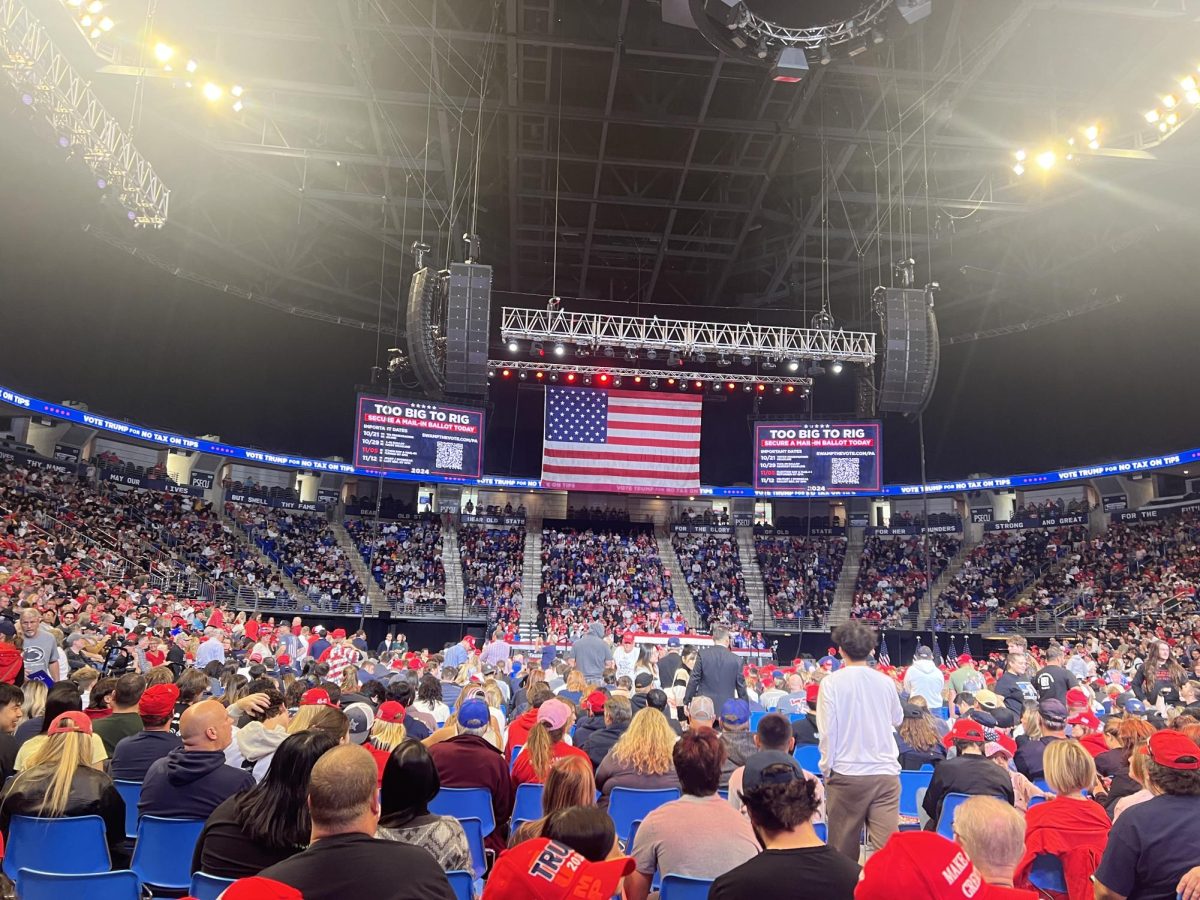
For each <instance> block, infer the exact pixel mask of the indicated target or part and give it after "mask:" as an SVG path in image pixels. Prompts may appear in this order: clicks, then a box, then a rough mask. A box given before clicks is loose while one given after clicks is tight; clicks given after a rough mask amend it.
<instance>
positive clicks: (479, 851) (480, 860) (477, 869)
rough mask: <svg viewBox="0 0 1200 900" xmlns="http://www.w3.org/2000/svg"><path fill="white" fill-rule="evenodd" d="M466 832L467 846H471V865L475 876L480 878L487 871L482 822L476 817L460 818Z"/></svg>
mask: <svg viewBox="0 0 1200 900" xmlns="http://www.w3.org/2000/svg"><path fill="white" fill-rule="evenodd" d="M459 824H460V825H462V827H463V831H465V832H466V833H467V846H468V847H470V848H471V865H472V866H473V867H474V872H473V874H474V876H475V878H482V877H483V875H484V873H485V872H486V871H487V855H486V854H485V853H484V852H483V823H482V822H480V821H479V820H478V819H470V818H468V819H460V820H459Z"/></svg>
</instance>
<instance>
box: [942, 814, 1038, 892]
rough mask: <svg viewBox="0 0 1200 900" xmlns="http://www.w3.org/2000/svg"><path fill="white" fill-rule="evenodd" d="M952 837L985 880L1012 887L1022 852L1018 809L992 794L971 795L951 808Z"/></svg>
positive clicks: (1022, 826)
mask: <svg viewBox="0 0 1200 900" xmlns="http://www.w3.org/2000/svg"><path fill="white" fill-rule="evenodd" d="M954 839H955V841H957V842H958V844H959V846H961V847H962V848H963V850H965V851H966V854H967V856H968V857H970V859H971V862H972V863H974V864H975V868H976V869H977V870H978V871H979V874H980V875H981V876H983V880H984V881H986V882H987V883H988V884H990V885H994V886H996V887H1003V888H1012V887H1013V873H1014V872H1015V871H1016V869H1017V865H1018V864H1019V863H1020V862H1021V857H1022V856H1024V854H1025V817H1024V816H1022V815H1021V813H1020V812H1018V811H1017V810H1016V809H1014V808H1013V807H1011V806H1009V805H1008V804H1007V803H1005V802H1004V801H1003V800H998V799H997V798H995V797H972V798H971V799H970V800H965V801H963V803H962V805H961V806H959V807H958V809H956V810H955V811H954ZM1014 893H1015V892H1014Z"/></svg>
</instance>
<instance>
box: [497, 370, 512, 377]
mask: <svg viewBox="0 0 1200 900" xmlns="http://www.w3.org/2000/svg"><path fill="white" fill-rule="evenodd" d="M500 374H501V375H503V376H504V377H505V378H507V377H508V376H509V375H511V374H512V372H511V371H510V370H509V369H505V370H504V371H503V372H501V373H500Z"/></svg>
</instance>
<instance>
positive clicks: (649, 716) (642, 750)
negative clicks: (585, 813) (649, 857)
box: [596, 697, 679, 809]
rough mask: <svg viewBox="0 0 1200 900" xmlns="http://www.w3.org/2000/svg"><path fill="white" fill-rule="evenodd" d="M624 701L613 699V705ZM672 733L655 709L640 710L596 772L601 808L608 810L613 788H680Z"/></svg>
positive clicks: (664, 718) (662, 716) (674, 739)
mask: <svg viewBox="0 0 1200 900" xmlns="http://www.w3.org/2000/svg"><path fill="white" fill-rule="evenodd" d="M620 699H623V698H619V697H616V698H613V702H615V701H617V700H620ZM676 739H677V738H676V736H675V732H674V731H672V730H671V726H670V725H668V724H667V719H666V717H665V716H664V715H663V714H662V713H660V712H659V711H658V710H656V709H643V710H642V711H641V712H639V713H638V714H637V715H636V716H634V717H633V720H632V721H631V722H630V723H629V727H628V729H627V730H626V731H625V733H624V734H622V735H621V737H620V739H619V740H618V741H617V742H616V743H615V744H614V745H613V748H612V749H611V750H610V751H608V755H607V756H605V757H604V760H603V762H601V763H600V766H599V768H597V769H596V786H597V787H599V788H600V791H601V797H600V808H601V809H608V801H609V797H610V796H611V795H612V790H613V788H615V787H628V788H639V789H641V790H655V789H658V788H671V787H678V786H679V776H677V775H676V774H675V766H674V763H673V761H672V759H671V750H672V748H673V747H674V746H675V741H676Z"/></svg>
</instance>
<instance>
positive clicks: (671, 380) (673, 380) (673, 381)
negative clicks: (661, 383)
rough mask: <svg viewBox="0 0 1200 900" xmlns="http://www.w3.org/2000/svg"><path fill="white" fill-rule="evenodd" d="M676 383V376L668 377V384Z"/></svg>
mask: <svg viewBox="0 0 1200 900" xmlns="http://www.w3.org/2000/svg"><path fill="white" fill-rule="evenodd" d="M674 383H675V379H674V378H668V379H667V384H674Z"/></svg>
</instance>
